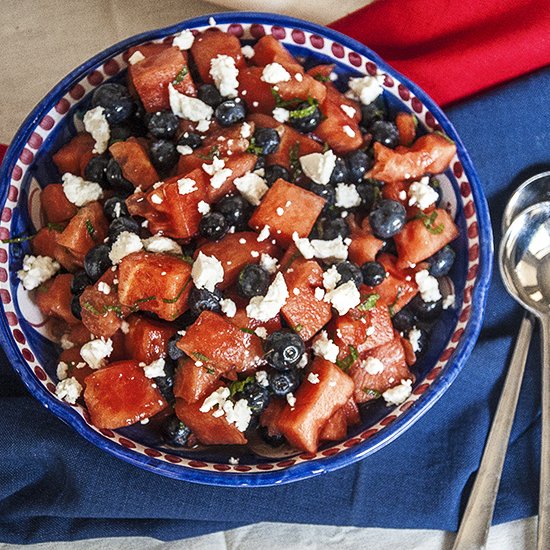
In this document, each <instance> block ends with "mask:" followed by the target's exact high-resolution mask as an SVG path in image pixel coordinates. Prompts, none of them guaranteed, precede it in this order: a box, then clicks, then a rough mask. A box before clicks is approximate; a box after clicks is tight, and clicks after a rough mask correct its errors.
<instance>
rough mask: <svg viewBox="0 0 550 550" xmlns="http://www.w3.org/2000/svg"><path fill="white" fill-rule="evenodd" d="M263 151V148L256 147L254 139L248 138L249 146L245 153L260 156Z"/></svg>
mask: <svg viewBox="0 0 550 550" xmlns="http://www.w3.org/2000/svg"><path fill="white" fill-rule="evenodd" d="M263 151H264V148H263V147H260V146H259V145H256V138H255V137H254V136H252V137H251V138H250V145H249V146H248V147H247V149H246V152H247V153H252V154H253V155H261V154H262V153H263Z"/></svg>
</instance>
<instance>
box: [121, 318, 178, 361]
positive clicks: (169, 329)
mask: <svg viewBox="0 0 550 550" xmlns="http://www.w3.org/2000/svg"><path fill="white" fill-rule="evenodd" d="M127 322H128V331H127V332H126V334H124V348H125V350H126V356H127V357H131V358H132V359H136V360H137V361H143V362H144V363H147V364H149V363H151V362H152V361H154V360H155V359H160V358H161V357H164V356H165V355H166V352H167V346H168V340H170V338H171V337H172V336H173V335H174V334H175V333H176V327H174V326H173V325H171V324H168V323H164V322H162V321H157V320H155V319H150V318H148V317H142V316H140V315H131V316H130V317H128V321H127Z"/></svg>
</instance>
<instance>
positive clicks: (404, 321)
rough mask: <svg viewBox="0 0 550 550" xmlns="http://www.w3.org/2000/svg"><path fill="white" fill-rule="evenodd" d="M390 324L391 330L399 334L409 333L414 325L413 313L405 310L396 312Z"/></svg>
mask: <svg viewBox="0 0 550 550" xmlns="http://www.w3.org/2000/svg"><path fill="white" fill-rule="evenodd" d="M391 322H392V323H393V328H395V330H397V331H399V332H409V330H411V329H412V328H413V327H414V326H415V325H416V317H415V316H414V314H413V312H412V311H411V310H410V309H408V308H406V309H402V310H400V311H398V312H397V313H396V314H395V315H394V316H393V317H392V320H391Z"/></svg>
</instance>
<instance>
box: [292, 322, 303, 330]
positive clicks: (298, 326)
mask: <svg viewBox="0 0 550 550" xmlns="http://www.w3.org/2000/svg"><path fill="white" fill-rule="evenodd" d="M303 328H304V326H303V325H300V323H298V324H297V325H296V326H295V327H294V330H295V332H300V331H301V330H303Z"/></svg>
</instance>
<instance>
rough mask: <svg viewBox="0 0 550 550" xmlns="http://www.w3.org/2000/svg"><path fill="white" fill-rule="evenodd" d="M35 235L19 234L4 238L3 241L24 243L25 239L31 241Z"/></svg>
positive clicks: (6, 242) (5, 242)
mask: <svg viewBox="0 0 550 550" xmlns="http://www.w3.org/2000/svg"><path fill="white" fill-rule="evenodd" d="M34 237H35V235H26V236H22V235H21V236H19V237H12V238H11V239H2V242H3V243H4V244H16V243H24V242H25V241H30V240H31V239H34Z"/></svg>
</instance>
